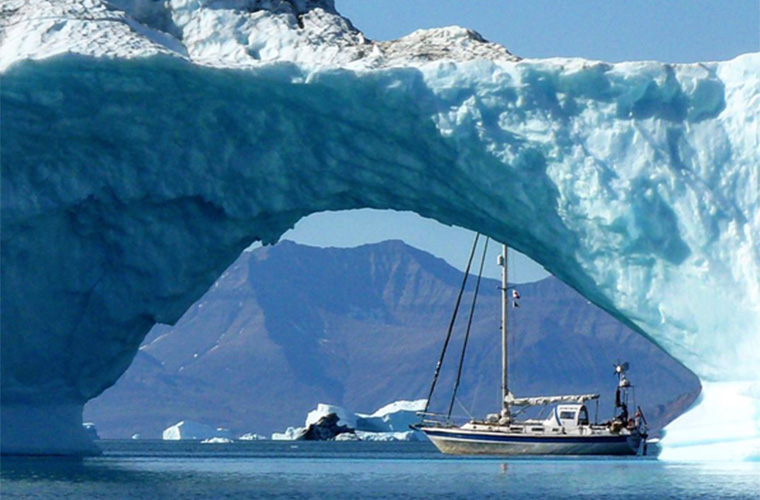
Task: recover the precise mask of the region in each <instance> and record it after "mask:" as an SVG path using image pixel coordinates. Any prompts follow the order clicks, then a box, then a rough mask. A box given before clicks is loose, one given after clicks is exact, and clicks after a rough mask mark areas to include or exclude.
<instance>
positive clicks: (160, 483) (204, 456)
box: [0, 441, 760, 500]
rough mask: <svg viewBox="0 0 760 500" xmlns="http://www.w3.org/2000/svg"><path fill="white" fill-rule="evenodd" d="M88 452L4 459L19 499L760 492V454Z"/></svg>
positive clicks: (288, 449) (178, 447) (8, 489)
mask: <svg viewBox="0 0 760 500" xmlns="http://www.w3.org/2000/svg"><path fill="white" fill-rule="evenodd" d="M100 446H101V447H102V448H103V450H104V453H103V455H102V456H100V457H92V458H84V459H78V460H76V459H65V458H52V457H51V458H20V457H3V458H2V461H1V462H0V465H1V466H2V467H1V468H2V473H1V476H0V477H1V478H2V482H1V483H0V495H1V496H2V499H3V500H5V499H16V498H87V499H90V498H93V499H98V498H108V499H116V498H182V499H195V498H213V499H216V498H262V499H263V498H272V499H312V498H313V499H317V498H319V499H322V498H325V499H363V498H367V499H392V500H402V499H428V498H430V499H451V500H455V499H468V500H471V499H489V498H510V499H519V498H531V499H545V498H562V499H571V498H614V499H627V498H673V499H682V498H737V499H739V498H741V499H745V498H746V499H751V498H752V499H756V498H760V463H757V462H755V463H746V462H745V463H666V462H661V461H658V460H656V459H654V458H651V457H625V458H612V457H599V458H578V457H567V458H517V459H515V458H509V459H505V458H493V457H489V458H477V457H452V456H445V455H442V454H440V453H439V452H438V451H437V450H436V449H435V448H434V447H433V446H432V445H431V444H430V443H427V442H426V443H398V442H397V443H368V442H292V441H291V442H272V441H268V442H267V441H259V442H235V443H230V444H202V443H197V442H166V441H101V442H100Z"/></svg>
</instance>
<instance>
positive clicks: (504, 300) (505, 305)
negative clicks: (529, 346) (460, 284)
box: [499, 245, 509, 416]
mask: <svg viewBox="0 0 760 500" xmlns="http://www.w3.org/2000/svg"><path fill="white" fill-rule="evenodd" d="M499 260H500V262H499V263H500V264H501V374H502V380H501V404H502V410H503V411H502V413H503V415H504V416H509V405H508V404H507V395H508V394H509V386H508V385H507V381H508V377H507V375H508V363H509V345H508V344H507V314H508V311H509V296H508V295H507V272H508V261H507V245H503V247H502V254H501V259H499Z"/></svg>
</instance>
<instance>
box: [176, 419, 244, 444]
mask: <svg viewBox="0 0 760 500" xmlns="http://www.w3.org/2000/svg"><path fill="white" fill-rule="evenodd" d="M162 438H163V439H164V440H166V441H179V440H185V439H191V440H203V441H209V440H212V439H213V440H215V441H209V442H214V443H217V442H229V441H231V440H232V434H231V433H230V431H229V430H228V429H223V428H221V427H213V426H211V425H206V424H201V423H199V422H193V421H192V420H181V421H179V422H177V423H176V424H174V425H170V426H169V427H167V428H166V429H164V432H163V434H162ZM219 440H225V441H219Z"/></svg>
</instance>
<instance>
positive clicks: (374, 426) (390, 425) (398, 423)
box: [272, 399, 426, 441]
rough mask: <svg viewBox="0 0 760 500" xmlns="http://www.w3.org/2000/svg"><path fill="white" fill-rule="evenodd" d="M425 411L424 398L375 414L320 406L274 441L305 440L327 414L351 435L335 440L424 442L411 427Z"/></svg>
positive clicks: (345, 434)
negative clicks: (308, 432) (303, 420)
mask: <svg viewBox="0 0 760 500" xmlns="http://www.w3.org/2000/svg"><path fill="white" fill-rule="evenodd" d="M424 408H425V400H424V399H418V400H415V401H407V400H401V401H395V402H393V403H390V404H387V405H385V406H383V407H382V408H380V409H379V410H377V411H375V412H374V413H372V414H364V413H354V412H351V411H349V410H346V409H345V408H342V407H340V406H334V405H329V404H324V403H319V404H318V405H317V407H316V408H315V409H314V410H312V411H310V412H309V413H308V414H307V416H306V422H305V423H304V426H303V427H288V429H287V430H286V431H285V432H282V433H274V434H272V439H273V440H278V441H292V440H299V439H303V438H304V436H305V435H306V434H307V431H308V430H309V429H310V428H311V427H312V426H314V425H316V424H318V423H322V422H324V421H325V420H326V417H328V415H334V417H333V419H335V418H336V417H337V420H336V422H335V425H337V426H343V427H346V428H348V429H349V432H343V433H340V434H338V435H336V436H335V438H334V439H335V440H336V441H424V440H425V439H426V438H425V437H424V436H423V435H422V433H421V432H418V431H414V430H411V429H410V428H409V426H410V425H412V424H416V423H419V421H420V417H419V416H418V415H417V412H420V411H423V410H424Z"/></svg>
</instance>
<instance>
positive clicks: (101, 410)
mask: <svg viewBox="0 0 760 500" xmlns="http://www.w3.org/2000/svg"><path fill="white" fill-rule="evenodd" d="M462 277H463V274H462V273H461V272H460V271H458V270H456V269H454V268H453V267H451V266H450V265H448V264H447V263H446V262H444V261H443V260H441V259H438V258H436V257H434V256H432V255H430V254H427V253H425V252H422V251H420V250H417V249H415V248H412V247H410V246H408V245H406V244H404V243H402V242H400V241H387V242H383V243H378V244H372V245H364V246H361V247H358V248H351V249H338V248H313V247H307V246H301V245H298V244H295V243H292V242H288V241H283V242H281V243H279V244H277V245H276V246H271V247H263V248H259V249H257V250H254V251H251V252H245V253H243V254H242V255H241V256H240V258H239V259H238V260H237V261H236V262H235V263H234V264H233V265H232V266H231V267H230V268H229V269H228V270H227V271H226V272H225V273H224V274H223V275H222V276H221V278H219V280H218V281H217V282H216V283H215V284H214V285H213V286H212V287H211V289H210V290H209V291H208V292H207V293H206V294H205V295H204V296H203V297H202V298H201V299H200V300H199V301H198V302H197V303H196V304H195V305H193V307H192V308H190V310H189V311H188V312H187V313H186V314H185V315H184V316H183V317H182V319H181V320H180V321H179V322H178V323H177V324H176V325H175V326H174V327H169V326H165V325H160V326H157V327H155V328H154V329H153V330H152V331H151V332H150V334H149V335H148V336H147V337H146V338H145V341H144V343H143V345H142V347H141V348H140V351H139V353H138V355H137V357H136V358H135V361H134V363H133V364H132V366H131V367H130V368H129V370H127V372H126V373H125V374H124V376H123V377H122V378H121V379H120V380H119V381H118V382H117V383H116V385H114V386H113V387H112V388H110V389H108V390H107V391H106V392H105V393H104V394H102V395H101V396H100V397H98V398H96V399H94V400H92V401H90V402H89V403H88V405H87V406H86V407H85V419H86V420H92V421H94V422H96V424H97V426H98V430H99V433H100V435H101V436H103V437H106V438H118V437H129V436H131V435H132V434H135V433H139V434H140V435H141V436H142V437H144V438H148V437H159V436H160V432H161V431H162V430H163V429H164V428H165V427H168V426H169V425H172V424H174V423H176V422H177V421H178V420H182V419H190V420H194V421H200V422H206V423H209V424H213V425H218V426H224V427H228V428H230V429H231V430H232V431H233V432H235V433H243V432H258V433H271V432H273V431H278V430H282V429H284V428H285V427H287V426H290V425H300V424H301V423H302V421H303V419H304V417H305V415H306V413H307V412H308V411H309V410H310V409H312V408H314V407H315V406H316V404H317V403H319V402H326V403H330V404H336V405H340V406H345V407H347V408H350V409H352V410H355V411H363V412H371V411H373V410H375V409H376V408H378V407H380V406H382V405H384V404H386V403H388V402H391V401H394V400H399V399H417V398H422V397H426V396H427V392H428V390H429V387H430V381H431V378H432V374H433V370H434V367H435V363H436V361H437V359H438V355H439V353H440V349H441V346H442V343H443V339H444V336H445V333H446V329H447V326H448V323H449V321H450V319H451V313H452V309H453V306H454V304H455V301H456V297H457V293H458V290H459V287H460V285H461V280H462ZM474 281H475V280H474V279H470V280H469V284H468V287H467V293H465V295H464V296H463V299H462V304H463V305H462V311H461V312H460V314H459V316H458V321H457V324H456V329H455V334H454V337H453V339H452V342H451V345H450V347H449V354H448V357H447V359H446V362H445V363H444V366H443V370H442V374H441V379H440V381H439V383H438V389H437V391H436V394H435V395H434V397H433V405H432V406H433V409H439V410H440V409H442V408H444V406H447V405H448V397H449V396H448V394H450V390H451V387H452V385H453V378H454V374H455V370H456V359H457V358H458V356H459V352H460V350H461V339H462V337H463V331H464V327H465V325H466V320H467V311H468V310H469V304H470V302H471V300H472V295H473V294H472V290H473V288H474ZM498 286H499V283H498V282H497V281H494V280H489V279H484V280H483V282H482V284H481V289H480V294H479V297H478V302H477V308H476V312H475V315H474V321H473V324H472V337H471V340H470V345H469V348H468V351H467V358H466V362H465V371H464V374H463V378H462V384H461V388H460V392H459V396H458V400H459V404H458V405H457V406H456V409H455V412H454V413H455V414H463V412H465V411H467V412H471V413H474V414H481V415H482V414H484V413H485V412H488V411H493V410H494V409H495V408H497V406H498V404H499V403H498V400H499V395H498V394H499V376H500V375H499V370H500V363H501V353H500V348H499V340H498V339H499V320H500V303H499V300H500V298H499V297H500V292H499V290H498ZM519 290H520V294H521V295H522V299H521V301H520V307H519V308H517V309H512V310H511V311H510V312H511V314H510V318H511V319H510V331H511V332H512V333H513V335H512V336H511V341H510V350H511V359H512V363H511V373H510V376H511V388H512V391H513V392H514V393H516V394H518V395H520V396H528V395H538V394H556V393H570V392H599V391H601V393H602V396H603V397H602V400H601V401H600V409H599V416H600V419H604V418H608V417H609V415H610V414H611V412H612V408H611V405H612V402H611V398H610V397H609V396H610V395H611V394H612V392H613V391H614V387H615V378H614V377H613V370H612V363H613V362H614V361H617V360H623V359H625V360H628V361H630V362H631V371H630V377H631V379H632V381H633V382H634V383H635V384H637V385H636V387H637V396H638V398H639V403H640V404H641V405H642V406H643V408H644V410H645V413H646V414H647V415H648V416H649V417H650V420H651V421H653V423H654V424H655V426H658V427H660V426H662V425H664V423H665V422H666V421H668V420H670V419H672V418H673V417H674V416H675V415H676V414H678V413H679V412H680V411H682V410H683V409H684V408H685V407H687V406H688V404H690V403H691V401H692V400H693V399H694V397H695V396H696V394H697V393H698V390H699V382H698V380H697V378H696V377H695V376H694V375H693V374H692V373H691V372H689V371H688V370H686V369H685V368H684V367H683V366H681V365H680V364H678V363H677V362H676V361H674V360H673V359H672V358H670V357H669V356H667V355H666V354H665V353H664V352H663V351H661V350H660V349H659V348H657V347H656V346H655V345H653V344H651V343H650V342H648V341H647V340H646V339H644V338H643V337H641V336H640V335H638V334H636V333H633V332H632V331H630V330H628V329H627V328H626V327H624V326H623V325H622V324H621V323H619V322H618V321H616V320H615V319H613V318H612V317H611V316H609V315H608V314H607V313H605V312H603V311H601V310H599V309H598V308H596V307H594V306H593V305H591V304H590V303H588V302H587V301H586V300H585V299H584V298H583V297H581V296H580V295H578V294H577V293H576V292H575V291H573V290H572V289H570V288H568V287H567V286H565V285H564V284H562V283H561V282H560V281H558V280H557V279H554V278H548V279H545V280H543V281H540V282H537V283H530V284H525V285H520V286H519ZM592 413H593V408H592Z"/></svg>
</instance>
